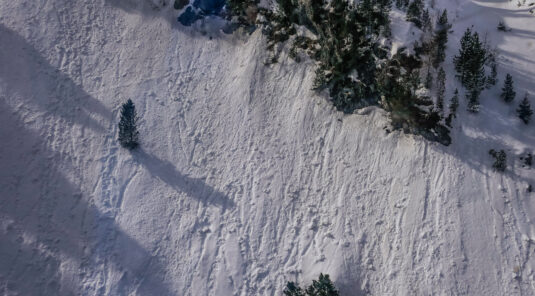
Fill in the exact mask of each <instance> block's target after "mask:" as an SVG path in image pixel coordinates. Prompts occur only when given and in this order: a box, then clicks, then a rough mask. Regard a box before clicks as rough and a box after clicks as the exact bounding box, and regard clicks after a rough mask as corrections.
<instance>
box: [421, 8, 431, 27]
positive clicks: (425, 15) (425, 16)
mask: <svg viewBox="0 0 535 296" xmlns="http://www.w3.org/2000/svg"><path fill="white" fill-rule="evenodd" d="M431 29H432V26H431V17H430V16H429V9H425V10H424V11H423V12H422V30H423V31H424V32H428V31H431Z"/></svg>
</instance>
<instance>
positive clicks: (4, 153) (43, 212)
mask: <svg viewBox="0 0 535 296" xmlns="http://www.w3.org/2000/svg"><path fill="white" fill-rule="evenodd" d="M437 2H440V3H437V8H436V9H437V11H438V10H439V9H441V8H444V7H447V8H448V10H449V11H450V13H451V16H452V18H451V19H452V22H453V24H454V26H453V28H452V30H453V33H452V34H451V35H450V42H449V48H448V56H447V60H448V61H451V58H452V56H453V55H454V54H455V53H456V47H457V44H458V40H459V38H460V36H461V34H462V33H463V31H464V29H465V28H466V27H468V26H471V25H474V28H475V29H477V30H478V31H479V32H480V33H481V34H484V33H485V32H488V34H487V37H488V39H489V41H490V43H491V44H494V45H496V46H497V48H498V50H499V52H500V53H501V54H500V57H499V73H500V79H502V80H501V81H500V82H499V83H498V85H501V82H503V78H502V77H503V76H504V75H505V73H507V72H509V73H511V74H512V75H513V76H514V79H515V86H516V87H517V93H518V94H523V92H524V91H529V92H531V93H535V89H534V88H533V85H532V83H530V82H531V78H532V77H534V75H533V74H535V73H534V72H535V70H534V69H535V68H534V67H533V63H534V61H535V59H534V58H535V57H534V54H533V44H532V43H531V39H530V38H529V37H530V36H533V35H534V34H535V31H534V29H533V28H535V25H534V22H535V19H534V18H533V16H532V15H531V14H530V13H529V11H528V9H527V8H526V7H517V6H516V4H515V3H513V2H509V1H500V2H498V1H484V2H483V1H470V0H463V1H460V0H457V1H443V2H442V1H437ZM158 4H159V3H157V1H155V2H154V3H152V2H151V1H148V0H144V1H133V0H132V1H130V0H103V1H92V0H84V1H61V0H39V1H35V0H33V1H29V0H19V1H4V2H2V3H1V4H0V127H1V128H0V139H1V143H2V144H1V145H0V291H1V293H2V294H5V295H281V294H282V289H283V286H284V284H285V282H286V281H287V280H298V281H299V282H304V283H306V282H308V281H310V280H311V279H312V278H317V276H318V274H319V273H320V272H324V273H328V274H330V275H331V278H332V279H333V280H334V281H335V283H336V286H337V287H339V288H340V290H341V291H342V295H366V294H371V295H400V294H401V295H435V294H439V295H530V294H534V293H535V291H534V290H535V286H534V279H533V277H534V273H533V270H534V268H535V262H534V261H533V258H532V256H531V254H532V253H533V252H534V242H535V227H534V224H533V222H532V219H533V217H535V203H534V199H533V197H534V196H533V194H529V193H527V192H526V187H527V185H528V183H530V184H533V185H535V174H534V173H533V169H531V170H530V169H526V168H523V167H522V166H521V161H520V160H519V158H518V157H519V156H520V155H521V154H522V153H525V152H527V151H531V152H532V153H533V147H535V134H534V129H533V124H531V125H529V126H525V125H524V124H522V123H521V122H520V120H518V118H517V117H516V116H515V114H514V107H516V106H508V105H505V104H503V103H502V102H500V100H499V99H498V91H499V90H498V87H497V88H495V89H494V90H492V91H488V92H484V94H483V97H482V109H481V112H480V114H479V115H477V116H473V115H470V114H467V113H466V112H464V107H462V108H461V109H463V111H462V112H461V114H460V118H459V119H458V120H457V121H456V122H454V129H453V131H452V136H453V144H452V145H451V146H450V147H443V146H440V145H438V144H435V143H429V142H426V141H424V140H422V139H421V138H419V137H414V136H411V135H404V134H401V133H399V132H391V133H388V134H387V133H386V132H385V131H384V127H385V126H386V125H387V124H388V120H387V118H386V114H384V112H383V111H382V110H379V109H375V108H370V109H368V110H366V111H365V112H362V113H363V114H362V115H359V114H354V115H349V116H344V115H343V114H340V113H338V112H336V111H334V110H333V108H332V107H331V105H330V104H329V102H328V101H327V100H326V98H324V97H321V96H319V95H317V94H315V93H314V92H313V91H311V88H312V87H311V86H312V80H313V76H314V73H313V72H314V71H313V70H314V65H313V63H312V62H311V61H305V62H303V63H300V64H296V63H294V62H293V61H292V60H291V59H288V58H285V57H284V56H282V57H281V58H280V59H279V63H277V64H274V65H270V66H265V65H264V64H263V61H264V60H265V58H266V56H267V53H266V52H265V40H264V39H263V37H262V35H261V33H260V32H258V31H257V32H254V33H253V34H252V35H251V36H246V35H242V34H239V33H235V34H233V35H225V34H219V33H218V31H217V24H216V23H217V21H216V20H211V19H207V20H205V22H199V23H197V24H196V25H194V26H192V27H183V26H181V25H179V24H178V23H177V22H176V15H175V13H176V12H174V11H173V10H172V7H169V5H168V6H166V7H165V8H162V9H159V10H154V9H153V7H158V6H154V5H158ZM501 19H503V20H504V21H505V22H506V24H507V25H508V26H509V27H511V28H512V31H511V32H509V33H499V32H498V31H496V30H495V26H496V25H497V22H498V21H499V20H501ZM403 26H405V25H404V24H403V22H402V21H401V20H400V19H396V20H394V30H393V32H394V34H396V32H406V33H405V34H407V35H409V36H405V37H406V38H403V37H401V38H400V40H398V42H400V43H401V42H403V41H404V40H409V39H410V38H411V37H410V36H411V30H414V28H412V27H403ZM202 32H205V34H203V33H202ZM398 36H399V35H398ZM209 37H212V38H209ZM446 70H447V73H448V94H447V97H451V94H452V92H453V89H454V88H455V87H457V82H456V81H455V80H454V78H453V68H452V65H450V64H447V65H446ZM128 98H131V99H132V100H133V101H134V102H135V104H136V106H137V108H138V113H139V115H140V116H141V121H140V134H141V139H142V143H141V147H142V149H140V150H139V151H135V152H133V153H129V152H128V151H126V150H124V149H121V148H120V146H119V145H118V143H117V141H116V132H117V129H116V123H117V121H118V113H119V106H120V104H121V103H122V102H124V101H125V100H126V99H128ZM461 103H462V104H461V106H464V105H463V104H464V103H465V102H463V100H461ZM364 113H366V114H364ZM491 148H494V149H505V150H506V151H507V154H508V157H509V160H508V169H507V171H506V173H505V174H499V173H495V172H493V171H492V169H491V167H490V165H491V162H492V160H491V159H490V158H489V156H488V153H487V152H488V150H489V149H491Z"/></svg>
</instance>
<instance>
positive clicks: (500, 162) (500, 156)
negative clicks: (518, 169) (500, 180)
mask: <svg viewBox="0 0 535 296" xmlns="http://www.w3.org/2000/svg"><path fill="white" fill-rule="evenodd" d="M489 154H490V155H491V156H492V157H494V163H493V164H492V168H493V169H494V170H495V171H498V172H505V169H506V168H507V154H505V151H503V150H500V151H496V150H494V149H490V151H489Z"/></svg>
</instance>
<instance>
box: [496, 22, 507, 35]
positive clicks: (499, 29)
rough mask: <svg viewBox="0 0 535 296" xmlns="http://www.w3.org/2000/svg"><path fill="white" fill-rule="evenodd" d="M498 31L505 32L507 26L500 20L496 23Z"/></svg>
mask: <svg viewBox="0 0 535 296" xmlns="http://www.w3.org/2000/svg"><path fill="white" fill-rule="evenodd" d="M498 31H503V32H507V27H506V26H505V24H504V23H503V22H502V21H500V22H499V23H498Z"/></svg>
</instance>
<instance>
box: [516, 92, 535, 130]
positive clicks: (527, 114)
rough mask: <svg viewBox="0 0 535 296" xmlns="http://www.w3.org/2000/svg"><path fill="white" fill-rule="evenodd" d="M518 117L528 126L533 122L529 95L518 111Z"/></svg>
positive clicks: (525, 97)
mask: <svg viewBox="0 0 535 296" xmlns="http://www.w3.org/2000/svg"><path fill="white" fill-rule="evenodd" d="M516 112H517V114H518V117H519V118H520V119H521V120H522V121H523V122H524V123H525V124H528V123H529V122H530V120H531V115H533V110H531V105H530V103H529V99H528V94H527V93H526V95H525V96H524V99H523V100H522V102H520V105H519V106H518V109H516Z"/></svg>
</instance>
